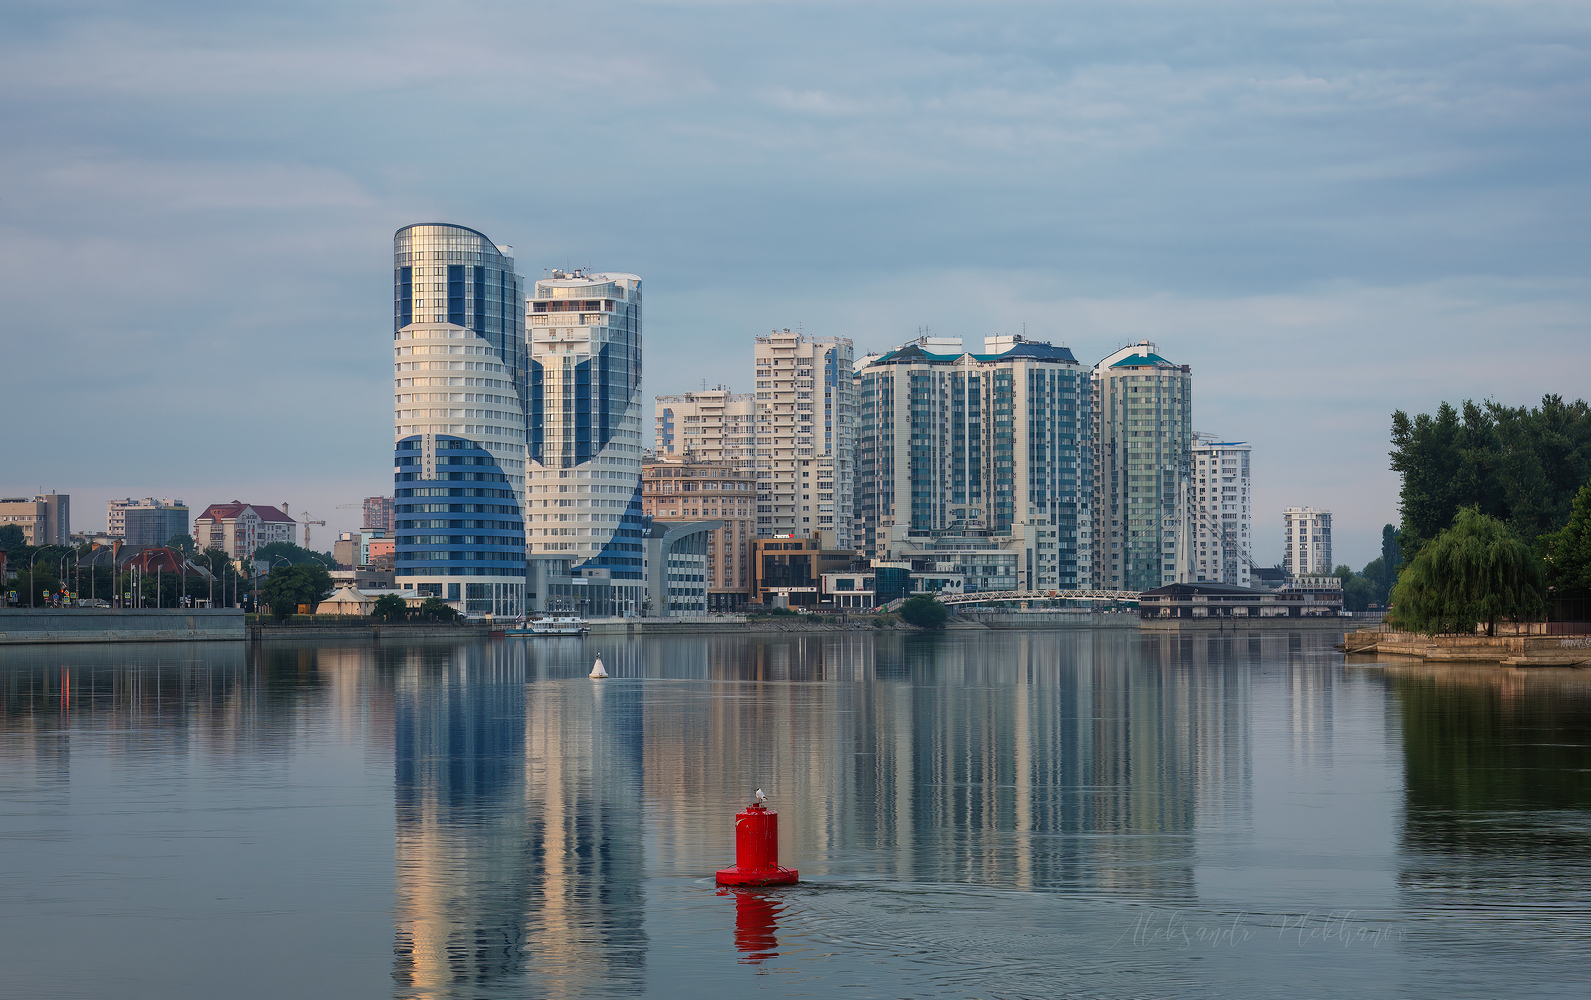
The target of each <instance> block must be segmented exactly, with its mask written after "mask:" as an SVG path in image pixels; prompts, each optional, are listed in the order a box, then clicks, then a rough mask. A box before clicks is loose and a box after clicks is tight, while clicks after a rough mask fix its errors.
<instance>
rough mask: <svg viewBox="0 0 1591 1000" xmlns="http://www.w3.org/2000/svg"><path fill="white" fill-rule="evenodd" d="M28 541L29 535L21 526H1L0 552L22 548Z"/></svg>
mask: <svg viewBox="0 0 1591 1000" xmlns="http://www.w3.org/2000/svg"><path fill="white" fill-rule="evenodd" d="M27 540H28V534H27V532H25V531H23V530H22V526H21V525H17V524H0V552H10V551H11V550H12V549H16V548H21V547H22V545H23V544H24V543H25V542H26V541H27Z"/></svg>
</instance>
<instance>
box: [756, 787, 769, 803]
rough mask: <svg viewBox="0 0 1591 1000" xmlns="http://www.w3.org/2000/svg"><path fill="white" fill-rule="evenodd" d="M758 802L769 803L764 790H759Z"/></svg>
mask: <svg viewBox="0 0 1591 1000" xmlns="http://www.w3.org/2000/svg"><path fill="white" fill-rule="evenodd" d="M757 801H758V802H767V801H768V796H766V795H764V794H763V793H762V789H760V788H759V789H757Z"/></svg>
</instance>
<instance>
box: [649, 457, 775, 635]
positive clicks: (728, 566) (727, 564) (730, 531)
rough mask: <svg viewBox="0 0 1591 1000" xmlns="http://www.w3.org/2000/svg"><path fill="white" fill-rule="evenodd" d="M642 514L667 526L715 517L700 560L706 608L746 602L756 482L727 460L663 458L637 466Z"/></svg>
mask: <svg viewBox="0 0 1591 1000" xmlns="http://www.w3.org/2000/svg"><path fill="white" fill-rule="evenodd" d="M641 476H642V480H641V503H642V511H643V513H645V514H647V515H649V516H650V517H652V518H653V519H654V520H655V521H656V522H658V523H659V524H665V523H666V524H668V525H669V526H670V527H673V526H675V525H676V524H681V523H685V522H690V521H702V520H708V519H710V520H713V521H716V522H718V523H719V524H720V525H721V527H719V528H717V529H716V530H715V531H713V533H712V534H711V535H710V536H709V537H708V539H707V543H706V551H705V552H704V553H703V555H704V556H705V557H706V558H705V560H704V562H703V569H702V575H703V576H704V577H705V579H704V580H702V583H703V584H704V585H705V591H706V593H705V595H704V596H705V597H706V599H707V600H706V610H708V611H733V610H734V609H735V608H737V607H739V606H740V605H742V604H744V603H746V601H747V600H749V594H750V592H751V581H752V566H751V550H750V545H751V543H752V542H753V541H754V540H755V539H756V537H757V517H756V513H755V511H756V509H757V483H756V480H755V479H753V478H752V472H751V470H749V469H743V468H738V467H736V466H735V465H734V463H731V462H706V461H702V462H698V461H694V460H691V459H683V458H665V459H657V460H653V461H649V462H645V463H643V464H642V466H641Z"/></svg>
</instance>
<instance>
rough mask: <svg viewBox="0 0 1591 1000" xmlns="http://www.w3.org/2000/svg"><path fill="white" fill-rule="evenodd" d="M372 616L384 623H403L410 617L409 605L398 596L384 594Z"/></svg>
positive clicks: (373, 609) (377, 600)
mask: <svg viewBox="0 0 1591 1000" xmlns="http://www.w3.org/2000/svg"><path fill="white" fill-rule="evenodd" d="M370 614H371V615H372V616H373V617H376V618H379V619H381V620H382V621H384V622H401V621H403V620H404V619H405V618H407V617H409V605H408V604H407V603H406V602H405V601H404V599H403V598H401V597H399V596H398V595H397V594H382V595H381V596H380V597H378V598H376V604H375V606H374V607H372V608H371V609H370Z"/></svg>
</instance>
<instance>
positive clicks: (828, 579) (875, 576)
mask: <svg viewBox="0 0 1591 1000" xmlns="http://www.w3.org/2000/svg"><path fill="white" fill-rule="evenodd" d="M962 582H963V581H962V577H961V574H960V573H956V572H953V571H952V570H951V569H950V567H949V566H948V565H947V564H938V565H936V564H932V563H921V562H919V563H887V562H881V561H879V560H874V561H873V564H872V565H871V566H869V567H867V568H866V569H850V570H845V571H843V572H838V573H824V574H823V599H822V601H821V602H820V603H821V604H825V605H833V607H834V609H835V610H836V611H844V610H847V609H851V610H863V609H867V608H875V607H881V606H883V605H887V604H889V603H890V602H891V601H895V600H898V599H901V598H905V597H912V596H914V595H916V594H936V595H945V596H949V595H952V594H960V593H963V588H962Z"/></svg>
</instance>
